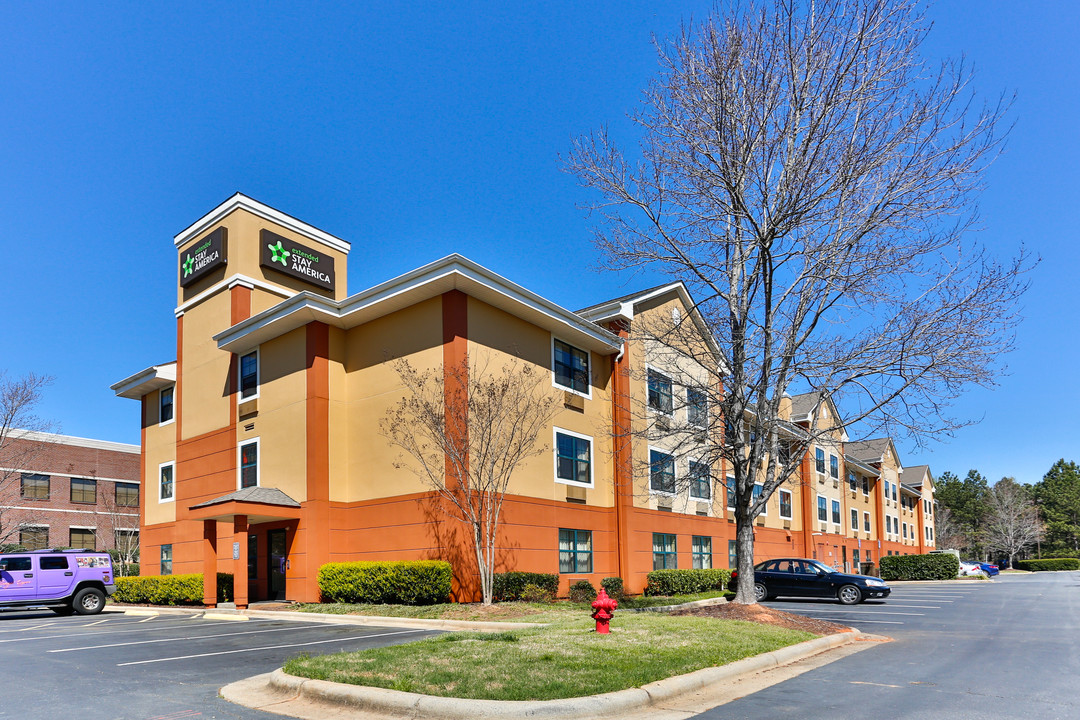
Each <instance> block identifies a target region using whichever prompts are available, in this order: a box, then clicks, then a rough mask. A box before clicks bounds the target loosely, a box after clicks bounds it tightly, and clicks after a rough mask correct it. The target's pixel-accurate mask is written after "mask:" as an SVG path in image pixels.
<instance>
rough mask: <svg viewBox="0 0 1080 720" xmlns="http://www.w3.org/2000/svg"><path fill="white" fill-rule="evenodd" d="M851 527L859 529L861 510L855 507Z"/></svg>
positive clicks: (852, 512)
mask: <svg viewBox="0 0 1080 720" xmlns="http://www.w3.org/2000/svg"><path fill="white" fill-rule="evenodd" d="M851 529H852V530H858V529H859V511H858V510H856V509H855V508H851Z"/></svg>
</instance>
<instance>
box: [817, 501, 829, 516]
mask: <svg viewBox="0 0 1080 720" xmlns="http://www.w3.org/2000/svg"><path fill="white" fill-rule="evenodd" d="M817 519H818V520H820V521H821V522H828V521H829V499H828V498H827V497H825V496H824V495H818V496H817Z"/></svg>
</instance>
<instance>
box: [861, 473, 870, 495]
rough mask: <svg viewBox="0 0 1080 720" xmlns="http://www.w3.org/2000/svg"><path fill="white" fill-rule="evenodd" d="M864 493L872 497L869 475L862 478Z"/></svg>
mask: <svg viewBox="0 0 1080 720" xmlns="http://www.w3.org/2000/svg"><path fill="white" fill-rule="evenodd" d="M862 494H863V495H865V496H867V497H870V478H868V477H864V478H863V479H862Z"/></svg>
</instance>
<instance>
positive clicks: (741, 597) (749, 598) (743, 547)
mask: <svg viewBox="0 0 1080 720" xmlns="http://www.w3.org/2000/svg"><path fill="white" fill-rule="evenodd" d="M744 516H745V512H744V511H743V510H741V509H740V510H739V511H737V512H736V514H735V548H736V550H737V551H738V562H737V563H736V565H737V569H738V571H739V577H738V580H737V582H736V588H735V602H737V603H742V604H744V605H753V604H754V603H756V602H757V597H756V596H755V595H754V523H753V521H752V520H751V519H750V518H749V517H744Z"/></svg>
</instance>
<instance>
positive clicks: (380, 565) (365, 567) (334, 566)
mask: <svg viewBox="0 0 1080 720" xmlns="http://www.w3.org/2000/svg"><path fill="white" fill-rule="evenodd" d="M450 579H451V571H450V563H448V562H445V561H443V560H398V561H392V562H341V563H327V564H326V565H323V566H322V567H320V568H319V592H320V593H321V594H322V599H323V602H338V603H376V604H395V605H434V604H435V603H442V602H447V601H449V599H450Z"/></svg>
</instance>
